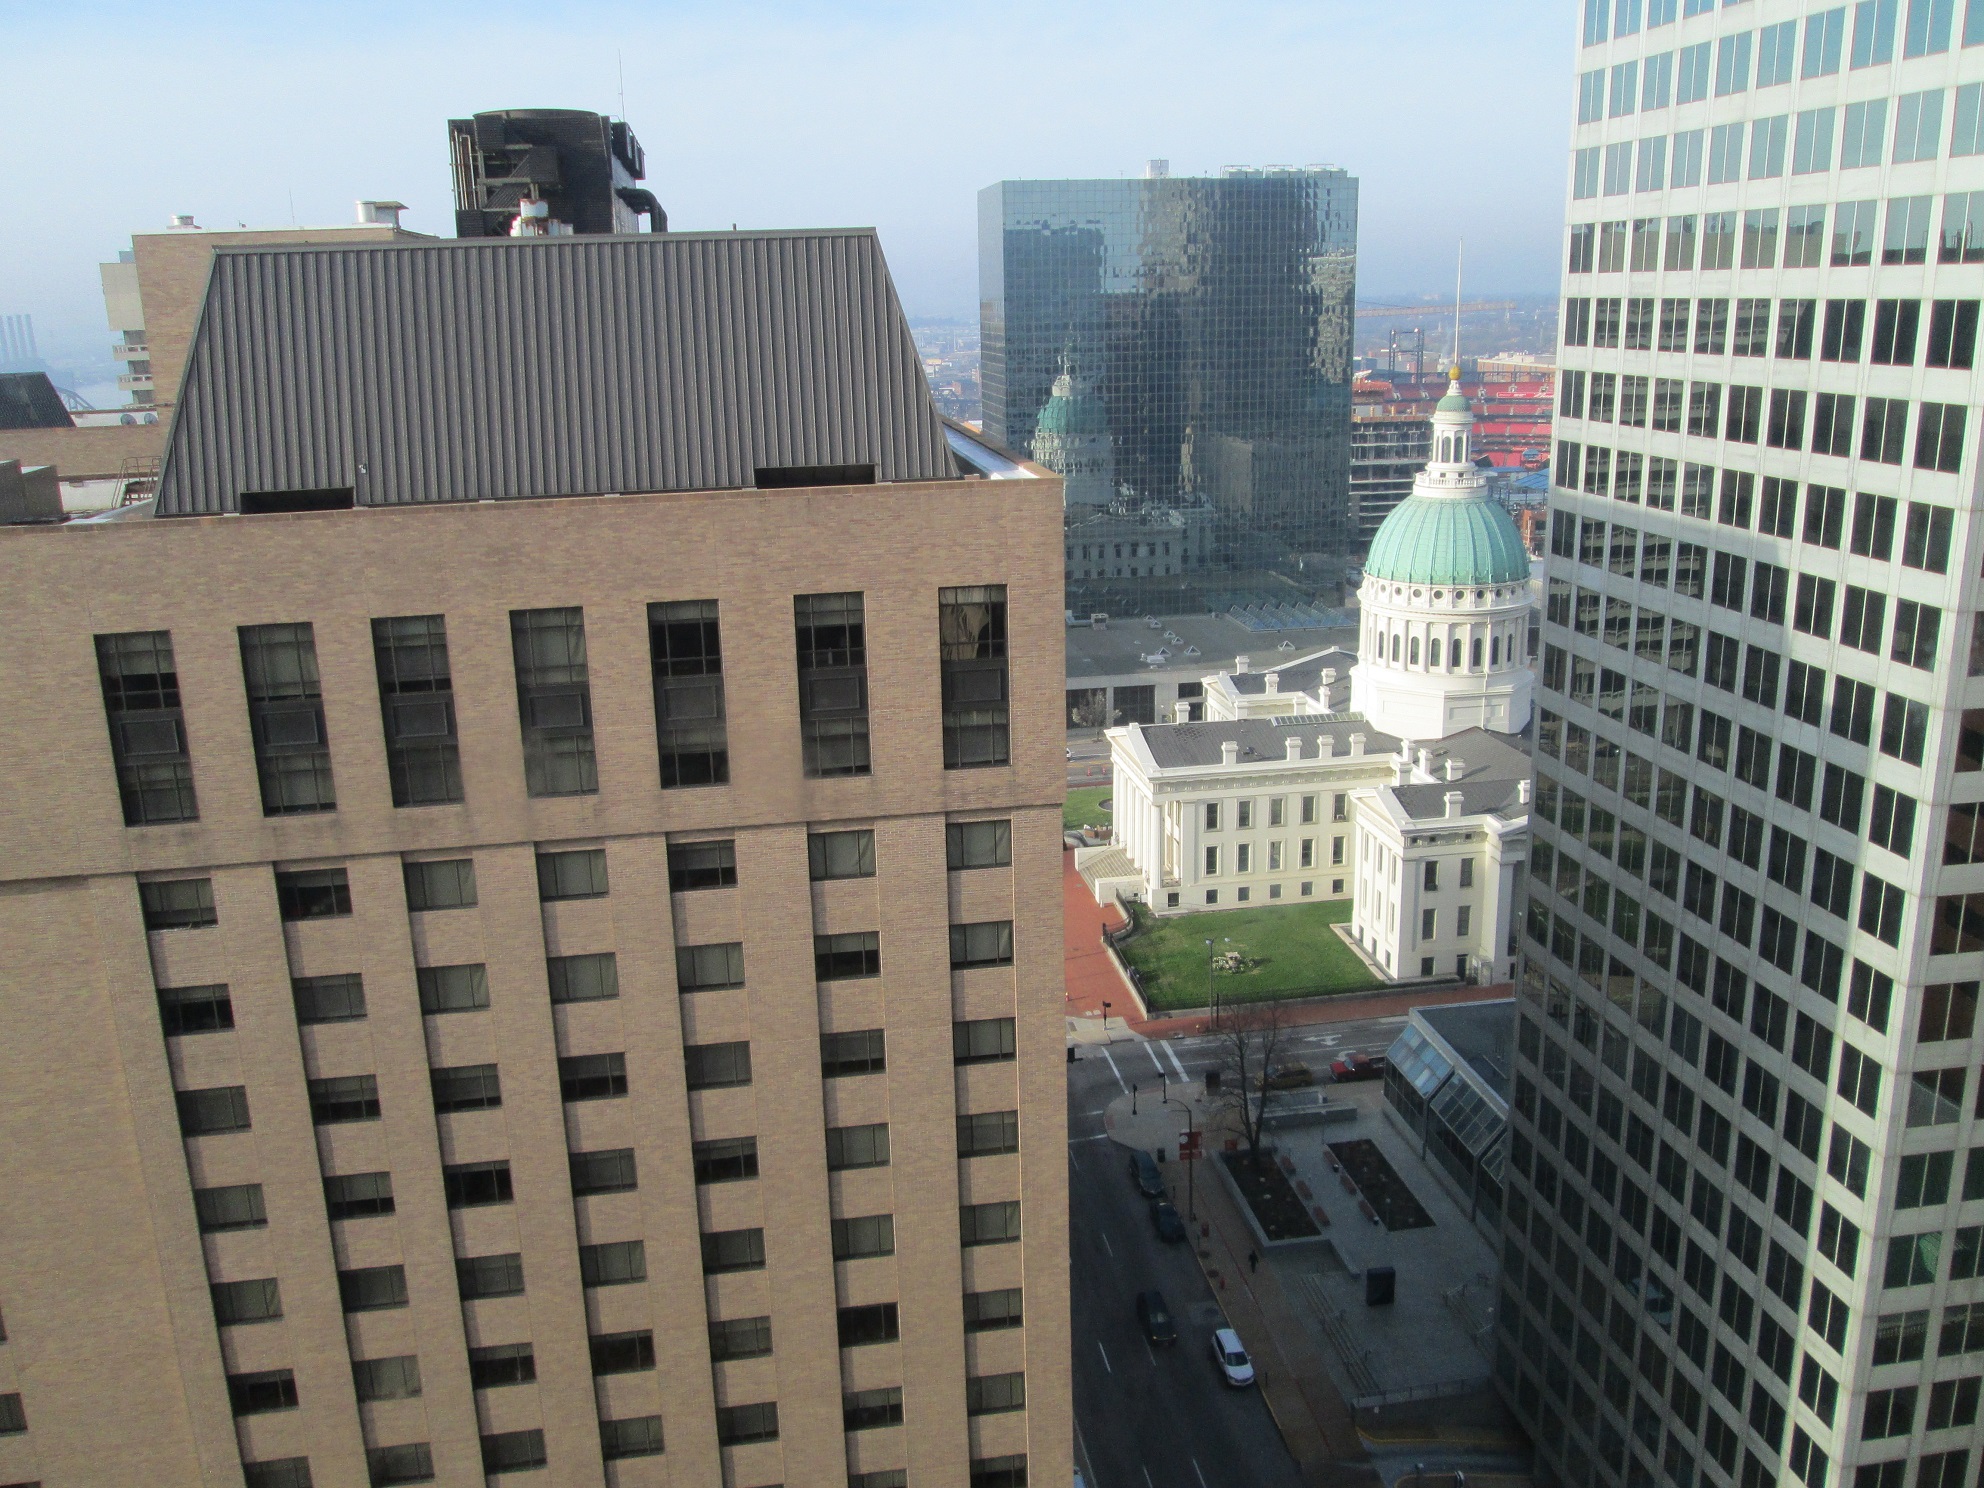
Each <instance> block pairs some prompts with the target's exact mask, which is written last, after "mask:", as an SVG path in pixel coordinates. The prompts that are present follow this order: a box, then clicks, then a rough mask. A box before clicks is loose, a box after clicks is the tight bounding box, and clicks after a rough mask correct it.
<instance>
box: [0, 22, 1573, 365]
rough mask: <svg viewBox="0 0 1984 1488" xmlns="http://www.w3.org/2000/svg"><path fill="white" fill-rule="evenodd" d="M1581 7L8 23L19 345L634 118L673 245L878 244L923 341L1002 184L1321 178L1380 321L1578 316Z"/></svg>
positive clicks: (103, 337) (960, 309)
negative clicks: (223, 234)
mask: <svg viewBox="0 0 1984 1488" xmlns="http://www.w3.org/2000/svg"><path fill="white" fill-rule="evenodd" d="M1572 12H1573V0H1547V3H1545V4H1541V5H1537V4H1527V3H1517V0H1485V3H1483V0H1476V3H1472V4H1459V3H1454V0H1421V3H1419V4H1400V3H1396V0H1394V3H1385V0H1361V3H1349V0H1306V3H1299V4H1286V3H1254V0H1225V3H1203V0H1201V3H1196V4H1186V3H1180V0H1138V3H1125V0H1074V3H1069V0H1023V3H1014V4H1004V5H1001V4H996V3H995V4H992V5H989V6H988V5H958V4H953V5H948V6H947V5H942V4H932V3H929V0H922V3H914V4H912V3H899V0H843V3H839V4H827V3H797V0H786V3H770V0H730V3H679V0H653V3H648V4H644V5H638V6H635V5H621V4H611V3H596V0H542V3H537V4H521V3H511V0H473V3H468V0H399V3H384V0H342V3H336V4H320V3H308V4H304V3H295V0H275V3H274V4H270V3H268V0H260V3H255V4H245V3H234V0H173V3H170V4H161V5H148V6H137V5H130V6H125V5H116V6H113V7H111V8H109V9H106V8H104V7H102V6H95V7H87V6H45V5H36V4H31V3H29V0H0V35H4V36H5V38H6V46H5V48H4V51H5V56H6V67H5V83H4V86H0V140H4V141H6V143H7V147H8V148H7V151H6V153H7V158H8V184H9V193H8V194H9V197H10V204H9V209H8V211H7V214H6V216H5V218H4V219H3V220H0V314H9V313H20V312H27V313H30V314H32V315H33V316H34V317H35V322H36V326H37V329H38V331H39V332H40V336H41V341H42V344H43V350H44V354H45V355H50V356H51V358H56V357H59V358H63V359H67V358H69V357H81V356H88V355H91V354H92V351H93V348H95V346H96V343H98V342H104V341H107V338H108V332H107V330H106V329H105V328H104V325H103V307H102V299H101V295H100V291H99V287H98V281H97V274H96V264H97V263H98V261H99V260H103V259H109V258H113V257H115V255H116V251H117V249H118V248H119V247H120V246H127V245H128V239H129V235H130V233H131V232H132V231H133V230H148V229H154V228H159V227H163V226H164V225H165V222H166V219H167V217H168V216H169V215H170V214H172V213H174V212H190V213H193V214H194V215H195V216H196V217H197V218H198V220H199V221H200V223H201V224H202V225H203V226H210V227H211V226H234V225H235V224H237V223H246V224H248V225H249V226H251V227H263V226H278V225H283V224H286V223H288V222H289V221H290V220H291V217H292V206H291V203H292V200H293V202H294V219H295V220H296V221H298V222H301V223H305V224H311V223H325V222H345V221H349V220H351V213H352V203H353V201H354V200H355V199H357V198H360V197H392V198H398V199H399V200H401V201H404V202H406V203H407V204H408V205H409V207H410V208H411V210H410V211H409V212H408V213H407V215H406V222H407V225H408V226H410V227H414V228H417V229H420V230H423V231H429V232H437V233H444V234H445V233H448V232H451V231H452V220H453V219H452V215H451V213H452V203H451V201H450V197H449V181H448V171H447V148H446V136H445V121H446V120H447V119H448V118H449V117H450V116H459V115H466V114H470V113H473V112H475V111H477V110H478V109H492V108H525V107H568V108H590V109H597V110H600V111H602V112H612V113H619V112H620V111H621V109H620V89H621V86H622V84H621V81H620V76H621V71H622V70H623V69H624V78H625V84H624V86H625V90H626V106H625V115H626V117H627V118H628V119H630V120H631V121H632V123H633V125H634V130H635V132H636V134H637V135H638V136H639V137H640V139H641V142H642V144H643V145H644V146H645V147H646V150H647V158H648V184H649V186H651V187H652V188H653V190H654V191H655V193H656V195H657V196H658V197H659V198H660V199H661V201H662V203H663V204H664V206H665V207H666V208H667V210H668V214H669V219H670V222H671V224H672V225H673V226H675V227H677V228H684V229H693V228H713V227H728V226H730V225H731V223H733V222H735V223H737V224H738V225H739V226H742V227H809V226H829V225H832V226H842V225H873V226H875V227H877V228H879V229H880V231H881V235H882V243H883V246H884V248H885V249H886V251H887V253H888V256H889V261H890V263H891V265H892V267H893V269H894V271H895V276H896V281H897V283H898V285H899V286H900V287H901V291H902V295H903V299H904V301H905V304H906V305H907V307H908V309H909V312H910V314H912V315H919V316H920V315H929V316H939V315H955V316H973V315H975V314H976V313H977V312H976V306H977V289H976V272H977V270H976V259H977V249H976V211H977V208H976V196H977V192H978V189H979V188H980V187H981V186H984V185H987V184H988V183H990V182H992V181H995V180H999V179H1002V178H1008V177H1025V176H1035V177H1061V176H1119V175H1136V174H1141V172H1142V169H1143V163H1144V161H1145V159H1146V158H1147V157H1150V156H1165V157H1168V158H1169V159H1170V161H1171V169H1172V171H1173V173H1174V174H1179V175H1185V174H1198V173H1202V172H1212V171H1217V170H1218V169H1219V167H1220V166H1221V165H1225V164H1295V165H1302V164H1311V163H1329V164H1334V165H1342V166H1345V167H1347V168H1348V169H1349V170H1350V171H1351V172H1352V173H1353V174H1354V175H1356V176H1357V177H1358V178H1359V179H1360V180H1361V182H1362V224H1361V232H1360V243H1359V248H1360V255H1361V261H1360V272H1359V290H1360V293H1361V294H1364V295H1366V296H1371V297H1377V298H1383V297H1385V296H1387V295H1395V294H1406V293H1410V292H1413V291H1416V290H1422V289H1437V288H1438V287H1440V286H1442V285H1444V284H1446V283H1448V282H1450V276H1451V274H1452V263H1453V251H1454V240H1455V238H1456V237H1457V236H1459V235H1462V234H1464V235H1465V236H1466V238H1467V240H1468V261H1469V275H1468V278H1469V281H1470V283H1471V284H1472V285H1473V286H1475V287H1476V288H1478V289H1480V290H1482V291H1484V292H1487V291H1493V290H1503V291H1518V290H1538V291H1548V290H1549V289H1551V288H1552V287H1553V286H1554V285H1555V283H1556V273H1557V266H1556V244H1557V242H1558V236H1559V223H1560V222H1561V219H1562V197H1563V177H1564V168H1565V162H1564V148H1565V136H1566V133H1567V130H1568V112H1569V94H1570V87H1571V74H1572V63H1573V57H1572V53H1573V42H1574V19H1573V13H1572Z"/></svg>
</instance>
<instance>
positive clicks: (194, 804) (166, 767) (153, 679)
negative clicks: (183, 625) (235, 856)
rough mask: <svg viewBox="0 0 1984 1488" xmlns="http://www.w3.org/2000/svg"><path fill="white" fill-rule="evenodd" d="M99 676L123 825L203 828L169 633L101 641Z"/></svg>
mask: <svg viewBox="0 0 1984 1488" xmlns="http://www.w3.org/2000/svg"><path fill="white" fill-rule="evenodd" d="M96 668H97V678H98V681H99V682H101V684H102V686H103V711H104V713H105V715H106V716H107V718H108V720H109V723H110V755H111V759H112V761H113V763H114V764H115V765H116V768H117V791H118V795H119V797H120V798H121V799H122V801H123V804H124V825H125V826H127V827H141V826H149V825H153V824H156V823H162V822H181V821H197V820H199V816H200V806H199V801H198V800H197V798H196V797H195V795H194V792H193V764H192V761H191V759H190V758H189V757H188V754H187V748H186V722H185V717H184V715H183V714H182V713H181V711H180V705H179V669H178V665H177V664H176V663H175V662H174V660H173V656H172V635H171V633H170V632H169V631H163V630H146V631H132V632H128V633H126V634H122V635H100V636H98V637H97V638H96Z"/></svg>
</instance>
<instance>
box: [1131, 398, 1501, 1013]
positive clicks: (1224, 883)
mask: <svg viewBox="0 0 1984 1488" xmlns="http://www.w3.org/2000/svg"><path fill="white" fill-rule="evenodd" d="M1472 423H1473V420H1472V416H1471V415H1470V413H1469V411H1468V407H1467V402H1466V400H1465V399H1464V398H1462V397H1461V396H1460V393H1459V391H1458V389H1454V390H1452V391H1450V392H1449V394H1448V396H1447V397H1446V398H1445V399H1443V400H1442V401H1441V403H1440V404H1439V407H1438V409H1437V410H1436V412H1435V414H1434V435H1433V454H1434V458H1433V460H1432V461H1431V462H1429V464H1428V465H1427V468H1426V470H1425V471H1424V472H1423V473H1422V474H1421V475H1420V476H1419V478H1418V480H1417V482H1416V483H1415V485H1414V489H1413V494H1412V495H1411V496H1410V497H1408V498H1407V499H1406V500H1405V501H1403V502H1401V503H1400V504H1399V506H1398V507H1397V508H1395V509H1394V510H1393V512H1392V513H1391V515H1390V516H1388V517H1387V518H1386V519H1385V522H1384V525H1383V526H1382V527H1381V528H1380V529H1379V532H1378V536H1377V538H1376V540H1375V541H1374V542H1373V544H1372V548H1371V555H1370V557H1369V559H1368V560H1367V561H1366V563H1365V570H1364V583H1363V587H1362V589H1361V590H1360V592H1359V598H1360V602H1361V604H1362V607H1363V611H1364V623H1363V626H1362V632H1361V633H1362V636H1363V646H1364V650H1363V652H1362V654H1361V656H1358V657H1352V656H1350V655H1349V654H1348V653H1345V652H1342V651H1329V652H1318V653H1313V654H1311V655H1306V656H1301V657H1291V658H1290V659H1288V660H1287V661H1286V662H1280V664H1279V665H1277V666H1276V667H1275V668H1274V669H1273V670H1269V671H1259V672H1257V671H1254V670H1252V669H1251V668H1249V669H1246V670H1241V669H1238V668H1236V670H1235V671H1233V672H1228V673H1222V674H1219V675H1216V676H1211V677H1208V678H1206V694H1205V695H1206V701H1207V714H1208V720H1207V721H1206V722H1202V723H1175V724H1157V725H1151V724H1131V725H1128V726H1126V727H1122V728H1115V729H1111V730H1109V732H1108V737H1109V740H1110V743H1111V753H1112V763H1113V765H1114V770H1115V788H1114V799H1113V806H1112V810H1113V816H1114V821H1115V835H1116V844H1117V846H1118V847H1120V848H1121V849H1122V850H1123V852H1124V853H1125V854H1126V855H1127V856H1128V857H1129V859H1130V861H1131V863H1132V864H1133V865H1134V867H1135V869H1136V871H1137V873H1138V875H1139V876H1140V880H1141V897H1142V898H1143V900H1144V902H1145V903H1146V904H1148V905H1149V906H1150V907H1151V909H1152V910H1153V911H1154V912H1155V913H1157V914H1160V915H1163V914H1173V913H1184V912H1187V911H1195V910H1204V909H1228V908H1235V907H1238V906H1241V905H1257V904H1267V903H1275V902H1294V901H1299V900H1302V899H1345V898H1348V899H1350V900H1351V901H1352V913H1351V921H1350V926H1351V931H1352V934H1353V936H1354V938H1355V939H1356V941H1357V943H1358V945H1359V946H1360V947H1361V948H1362V949H1363V951H1364V953H1365V954H1366V955H1367V956H1368V957H1369V958H1370V959H1371V960H1372V962H1373V963H1374V964H1375V965H1377V966H1378V967H1379V968H1380V969H1381V970H1383V971H1384V972H1385V974H1387V975H1389V976H1392V977H1397V978H1418V977H1429V976H1449V975H1457V976H1460V977H1463V978H1467V979H1472V980H1477V981H1482V982H1494V981H1505V980H1507V979H1508V978H1509V976H1510V975H1511V969H1512V964H1513V963H1512V959H1511V951H1510V938H1511V930H1512V926H1513V923H1514V921H1513V909H1514V906H1515V904H1516V903H1517V902H1518V900H1519V896H1520V894H1521V891H1522V873H1523V865H1524V863H1525V861H1526V859H1527V856H1528V840H1529V801H1530V785H1529V779H1530V767H1529V758H1528V754H1527V751H1526V750H1525V749H1524V748H1523V747H1522V745H1521V742H1520V741H1519V740H1518V739H1515V738H1513V737H1511V736H1513V735H1515V734H1518V733H1520V731H1521V730H1523V729H1524V728H1526V727H1527V726H1528V724H1529V719H1530V693H1531V689H1532V686H1533V682H1534V679H1533V677H1532V674H1531V672H1530V669H1529V666H1528V664H1527V661H1526V658H1525V653H1526V649H1527V647H1526V638H1527V634H1528V626H1529V607H1530V589H1529V554H1528V551H1527V549H1526V548H1525V547H1524V545H1523V542H1522V539H1521V536H1520V534H1518V533H1517V531H1516V528H1515V523H1514V522H1513V521H1512V520H1511V519H1510V517H1509V515H1508V513H1507V512H1505V511H1504V510H1503V509H1502V508H1501V507H1500V505H1498V504H1497V503H1496V502H1494V501H1493V500H1492V499H1490V498H1489V496H1488V494H1487V490H1486V483H1485V480H1484V479H1483V477H1482V476H1481V475H1480V473H1479V472H1478V471H1477V470H1476V469H1475V468H1474V466H1473V464H1472V461H1471V459H1470V455H1469V449H1468V443H1469V436H1470V432H1471V428H1472ZM1346 682H1347V686H1346ZM1346 693H1347V694H1348V701H1349V705H1350V706H1349V708H1348V709H1347V710H1344V711H1336V710H1337V709H1340V708H1341V707H1342V703H1343V701H1344V698H1345V694H1346Z"/></svg>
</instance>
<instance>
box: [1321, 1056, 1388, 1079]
mask: <svg viewBox="0 0 1984 1488" xmlns="http://www.w3.org/2000/svg"><path fill="white" fill-rule="evenodd" d="M1384 1077H1385V1056H1384V1055H1382V1054H1346V1055H1345V1056H1344V1057H1343V1058H1341V1059H1339V1060H1337V1061H1336V1062H1335V1063H1334V1064H1332V1065H1331V1066H1330V1078H1331V1079H1333V1080H1335V1081H1336V1082H1337V1083H1338V1084H1347V1083H1349V1082H1350V1081H1352V1080H1382V1079H1383V1078H1384Z"/></svg>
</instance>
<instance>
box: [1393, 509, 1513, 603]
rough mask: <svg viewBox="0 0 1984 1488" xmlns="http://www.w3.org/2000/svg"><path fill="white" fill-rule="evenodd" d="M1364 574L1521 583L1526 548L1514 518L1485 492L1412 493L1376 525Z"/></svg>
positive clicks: (1399, 579) (1452, 582) (1419, 580)
mask: <svg viewBox="0 0 1984 1488" xmlns="http://www.w3.org/2000/svg"><path fill="white" fill-rule="evenodd" d="M1364 573H1365V576H1366V577H1368V578H1376V579H1389V580H1391V581H1392V582H1394V583H1399V584H1435V585H1447V586H1450V587H1462V588H1465V587H1468V586H1475V585H1486V584H1523V583H1527V582H1528V581H1529V549H1528V548H1526V547H1525V546H1524V545H1523V540H1522V534H1521V533H1520V532H1518V531H1517V530H1516V524H1515V519H1514V518H1512V517H1511V516H1510V515H1509V514H1508V513H1507V512H1506V511H1504V510H1503V509H1502V506H1501V503H1500V502H1498V501H1495V500H1493V499H1492V498H1491V497H1489V496H1488V495H1486V494H1485V493H1483V494H1480V495H1470V496H1420V495H1412V496H1408V497H1406V498H1405V500H1403V501H1401V502H1400V503H1399V504H1398V505H1397V506H1395V507H1393V508H1392V510H1391V514H1390V515H1389V516H1387V517H1386V518H1385V520H1384V524H1383V525H1382V526H1381V527H1379V528H1378V535H1377V536H1376V537H1375V538H1373V539H1372V541H1371V553H1370V556H1369V557H1368V558H1366V559H1365V560H1364Z"/></svg>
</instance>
